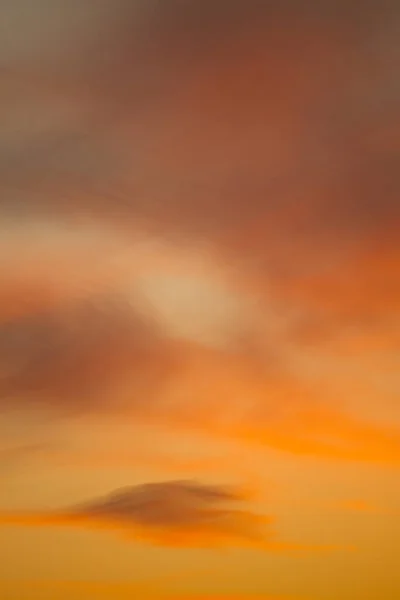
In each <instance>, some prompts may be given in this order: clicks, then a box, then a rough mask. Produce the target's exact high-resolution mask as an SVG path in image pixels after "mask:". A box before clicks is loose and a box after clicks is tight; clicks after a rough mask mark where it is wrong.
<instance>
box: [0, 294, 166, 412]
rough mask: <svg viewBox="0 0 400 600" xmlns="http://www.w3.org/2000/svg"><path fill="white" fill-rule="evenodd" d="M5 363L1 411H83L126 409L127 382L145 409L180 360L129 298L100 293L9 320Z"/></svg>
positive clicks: (0, 338)
mask: <svg viewBox="0 0 400 600" xmlns="http://www.w3.org/2000/svg"><path fill="white" fill-rule="evenodd" d="M0 365H1V376H0V407H1V409H3V410H13V409H20V408H23V407H24V406H25V407H26V408H28V407H32V408H33V407H35V406H37V407H42V408H45V409H49V410H50V411H54V410H55V411H58V412H59V411H61V413H64V414H75V413H78V414H79V413H81V412H82V411H83V412H86V411H87V410H93V409H96V410H101V409H102V408H105V407H110V406H112V407H113V408H114V409H116V410H118V406H119V402H120V400H119V398H118V390H119V389H120V388H121V386H122V387H123V386H124V385H125V384H126V382H127V381H129V383H130V388H129V390H130V398H129V402H130V403H132V404H134V405H135V406H136V408H137V410H138V411H140V407H141V406H146V405H147V403H148V402H150V399H151V398H152V397H153V395H154V392H155V389H157V387H158V386H159V385H160V383H161V382H164V381H165V379H166V378H168V376H169V374H170V373H171V372H172V371H173V369H174V368H175V358H174V354H173V351H172V350H171V347H170V345H167V343H166V340H164V339H163V338H162V336H160V335H159V334H158V332H157V330H156V329H155V328H154V327H153V326H152V324H151V323H146V321H144V320H142V319H139V318H138V317H137V316H135V314H134V313H133V312H132V311H131V310H130V309H125V308H124V305H123V303H122V306H121V303H118V301H117V302H114V301H112V300H111V301H110V300H109V299H98V298H97V299H96V298H94V299H92V301H88V302H87V303H78V304H77V305H74V306H73V307H69V308H68V309H65V310H60V311H55V312H53V313H51V312H50V313H49V312H45V313H44V314H34V315H32V316H28V317H26V318H21V319H19V320H16V321H10V322H8V323H5V324H3V325H2V326H1V328H0ZM110 390H113V392H114V394H113V395H112V397H110ZM123 401H126V397H124V400H123Z"/></svg>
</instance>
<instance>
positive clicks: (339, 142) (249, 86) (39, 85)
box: [0, 0, 400, 464]
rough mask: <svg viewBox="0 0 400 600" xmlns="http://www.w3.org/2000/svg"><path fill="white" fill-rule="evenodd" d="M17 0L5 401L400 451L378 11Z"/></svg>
mask: <svg viewBox="0 0 400 600" xmlns="http://www.w3.org/2000/svg"><path fill="white" fill-rule="evenodd" d="M24 2H25V3H24ZM26 2H27V0H24V1H23V0H18V2H14V3H13V4H12V5H11V3H6V4H4V6H2V7H1V9H0V14H1V11H3V14H4V16H5V18H6V20H8V22H9V23H10V31H15V30H16V31H17V33H18V35H17V34H16V35H15V36H13V39H11V37H7V36H6V37H4V39H2V41H1V44H2V45H1V47H0V49H1V55H2V63H1V71H0V86H1V90H3V91H4V92H5V98H6V101H5V102H4V104H2V107H1V109H0V110H1V115H2V116H3V117H4V119H3V120H4V122H5V123H6V126H5V127H4V129H2V132H1V134H0V174H1V177H0V179H1V184H0V187H1V190H0V191H1V201H0V238H1V239H0V267H1V272H0V407H1V409H2V410H10V408H15V407H18V408H20V407H23V408H25V407H31V406H34V407H36V406H42V407H44V408H45V410H50V411H54V412H56V413H58V414H61V415H65V414H67V413H69V414H71V413H74V414H83V413H84V414H89V415H90V414H92V415H97V414H98V413H99V412H100V411H102V410H103V409H104V408H107V410H108V411H110V410H115V409H116V408H118V410H120V409H121V407H124V409H125V410H126V411H127V412H130V414H134V415H135V417H136V419H133V421H134V422H137V421H138V420H139V419H142V420H146V419H147V421H150V422H151V423H155V422H156V421H158V422H159V423H160V424H162V425H163V426H167V427H180V426H182V427H188V428H191V427H196V428H197V429H202V431H203V432H208V433H209V434H211V435H217V436H222V437H224V436H225V437H226V436H227V437H234V438H236V439H239V440H241V441H242V442H243V441H246V442H248V441H250V440H252V441H257V442H258V443H263V444H268V445H272V446H273V447H275V448H279V449H280V450H282V449H283V450H285V451H290V452H295V453H305V454H307V453H308V454H318V455H322V456H324V457H330V458H332V457H333V458H342V459H346V460H347V459H352V460H354V459H356V460H368V461H380V462H384V463H395V464H398V463H399V460H400V459H399V453H400V450H399V448H400V434H399V428H398V424H399V423H400V415H398V413H396V408H395V406H396V405H395V403H394V400H393V399H394V398H395V397H396V394H397V392H398V391H399V385H400V384H399V381H398V378H397V376H396V375H395V374H394V375H393V373H395V372H396V366H398V365H397V363H398V358H397V354H398V348H399V342H400V337H399V317H398V308H397V307H398V305H399V303H400V288H399V284H398V276H397V274H398V269H399V263H400V248H399V243H398V239H397V228H398V225H399V224H400V220H399V219H400V215H399V203H398V197H399V194H400V180H399V176H398V173H399V132H400V128H399V123H400V115H399V105H400V102H399V101H400V96H399V88H398V86H397V85H396V84H395V79H396V77H395V75H396V73H397V71H396V68H397V67H396V65H397V58H398V44H397V43H396V40H397V34H396V32H397V29H396V27H398V23H399V22H400V19H399V11H398V9H397V8H396V7H395V6H394V5H393V3H391V2H382V3H381V4H380V7H379V8H378V7H374V6H372V3H371V4H368V6H367V7H366V6H365V5H363V6H362V7H358V6H351V7H349V6H348V3H344V2H343V3H341V2H340V3H337V2H335V3H334V2H330V1H327V2H318V3H317V2H311V3H309V4H308V8H307V10H305V8H304V7H302V9H301V10H299V8H298V7H297V3H296V2H292V1H287V2H283V3H280V4H279V6H278V3H277V4H276V6H275V7H271V6H272V5H271V4H270V3H269V4H268V8H267V7H266V6H264V5H263V6H261V3H258V2H250V3H246V4H245V3H244V2H235V3H226V2H222V1H221V2H213V3H211V2H202V3H200V2H194V3H193V2H192V3H190V6H189V5H188V4H187V3H184V2H178V1H176V2H175V1H174V2H172V3H171V2H165V3H157V6H153V5H151V6H150V4H146V5H145V3H135V10H134V9H133V8H132V3H128V2H125V1H123V0H119V1H118V2H116V3H111V1H110V2H108V1H107V0H105V1H104V2H101V3H94V2H89V3H85V7H82V6H81V3H79V6H78V3H75V2H71V3H70V4H69V5H68V7H65V8H63V7H62V6H61V4H60V5H58V3H57V6H56V8H52V9H50V8H49V5H47V3H46V2H44V0H43V2H42V3H41V4H42V5H43V9H42V10H40V9H39V8H38V7H36V12H35V15H32V20H30V21H29V27H28V23H27V21H26V22H25V18H26V17H24V16H23V15H26V14H27V13H26V12H24V11H22V10H21V11H19V10H18V6H20V7H25V9H26V7H27V6H28V5H27V3H26ZM54 10H55V11H56V13H57V19H53V17H52V16H51V15H52V14H53V13H52V11H54ZM63 11H65V14H64V13H63ZM78 24H79V26H78ZM11 25H12V26H13V27H11ZM14 25H15V27H14ZM28 30H29V31H28ZM82 31H83V33H82ZM27 32H28V33H29V35H27ZM61 34H62V35H61ZM55 46H57V48H56V49H57V52H54V53H53V52H52V51H51V52H50V50H51V49H54V48H55ZM67 46H68V53H67V52H66V51H65V49H66V47H67ZM71 46H73V47H74V52H73V53H72V54H71V53H70V52H69V51H70V49H71ZM106 48H107V52H106V51H105V49H106ZM67 54H68V55H67ZM78 58H79V60H78ZM81 59H82V60H81ZM83 59H84V60H83ZM61 67H62V68H61ZM149 248H150V250H149ZM391 365H392V366H391ZM390 369H391V372H389V371H390ZM372 379H373V381H372V383H371V380H372ZM354 382H355V383H354ZM382 407H384V408H382ZM383 411H385V412H384V414H383ZM369 413H371V414H369ZM382 415H383V416H382Z"/></svg>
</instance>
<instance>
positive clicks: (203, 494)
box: [72, 481, 239, 526]
mask: <svg viewBox="0 0 400 600" xmlns="http://www.w3.org/2000/svg"><path fill="white" fill-rule="evenodd" d="M235 501H236V502H237V501H239V496H238V495H237V494H235V493H234V492H233V491H230V490H229V489H225V488H224V487H220V486H212V485H204V484H200V483H196V482H192V481H168V482H162V483H148V484H143V485H138V486H132V487H128V488H123V489H122V490H118V491H116V492H114V493H112V494H110V495H108V496H106V497H104V498H101V499H99V500H97V501H93V502H89V503H87V504H83V505H81V506H78V507H77V508H76V509H74V510H72V514H76V515H81V516H84V517H87V518H91V517H92V518H96V519H100V520H101V519H105V520H111V521H115V522H122V523H126V524H129V523H132V524H135V523H136V524H141V525H147V526H152V525H153V526H179V525H180V526H185V525H191V524H197V523H199V522H201V521H205V520H208V519H210V518H213V517H214V518H218V517H220V518H223V516H224V513H223V512H220V507H224V506H226V505H228V506H229V505H230V504H232V502H235ZM225 510H226V509H225Z"/></svg>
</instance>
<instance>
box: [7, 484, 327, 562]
mask: <svg viewBox="0 0 400 600" xmlns="http://www.w3.org/2000/svg"><path fill="white" fill-rule="evenodd" d="M244 500H245V497H244V496H243V494H241V493H240V490H239V491H235V490H234V489H230V488H226V487H223V486H217V485H205V484H200V483H196V482H191V481H166V482H161V483H151V484H144V485H137V486H132V487H130V488H125V489H122V490H118V491H116V492H114V493H112V494H110V495H108V496H105V497H103V498H100V499H98V500H94V501H90V502H87V503H86V504H81V505H78V506H75V507H71V508H68V509H66V510H60V511H48V512H44V513H40V512H37V513H33V514H22V513H21V514H7V513H3V514H2V515H0V522H1V523H2V524H6V525H7V524H9V525H13V524H14V525H19V524H20V525H38V526H41V525H49V526H60V525H65V526H71V527H73V526H75V527H84V528H92V527H94V528H99V529H103V528H105V529H115V530H117V531H119V532H121V533H123V534H124V535H126V536H127V537H130V538H132V539H135V538H136V539H138V540H142V541H144V542H147V543H151V544H155V545H161V546H172V547H180V546H183V547H211V548H212V547H220V546H228V547H255V548H260V549H264V550H267V551H270V552H289V553H290V552H296V551H300V552H301V551H313V550H314V551H319V550H322V551H323V550H329V547H328V546H327V547H314V548H313V547H312V546H307V545H304V546H303V545H302V544H296V543H286V542H282V541H280V540H279V539H276V536H275V534H274V532H273V531H272V530H271V522H272V519H271V518H270V517H267V516H265V515H262V514H257V513H255V512H252V511H251V510H247V509H246V508H245V507H243V505H244Z"/></svg>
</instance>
